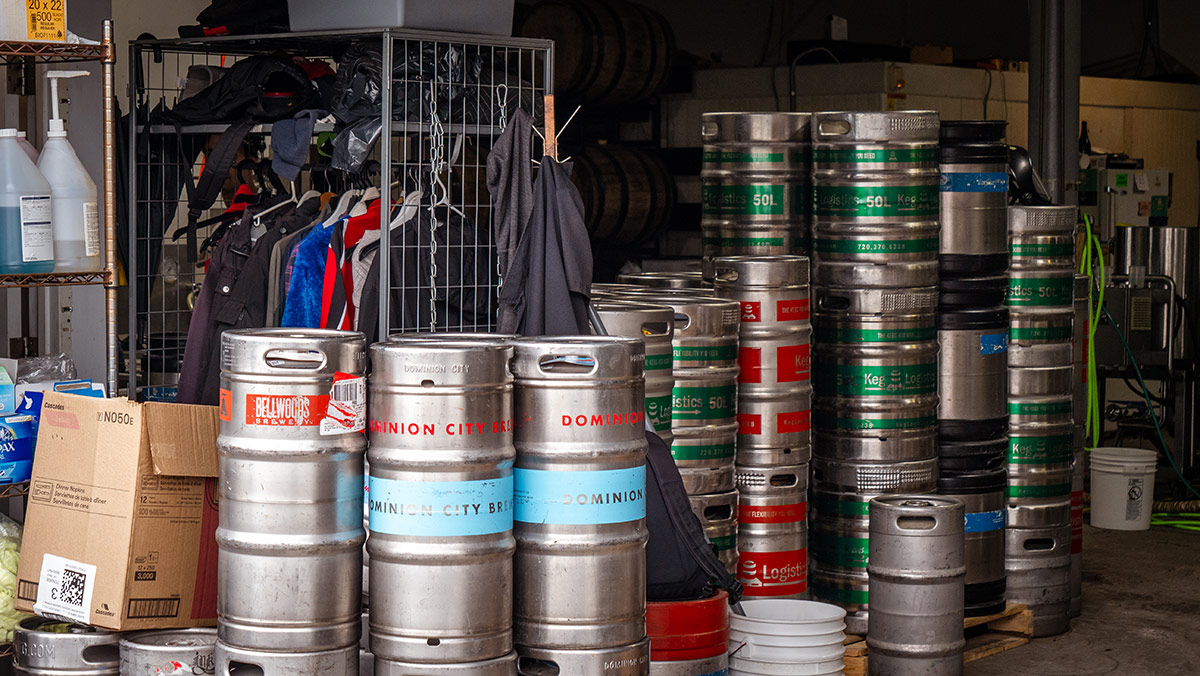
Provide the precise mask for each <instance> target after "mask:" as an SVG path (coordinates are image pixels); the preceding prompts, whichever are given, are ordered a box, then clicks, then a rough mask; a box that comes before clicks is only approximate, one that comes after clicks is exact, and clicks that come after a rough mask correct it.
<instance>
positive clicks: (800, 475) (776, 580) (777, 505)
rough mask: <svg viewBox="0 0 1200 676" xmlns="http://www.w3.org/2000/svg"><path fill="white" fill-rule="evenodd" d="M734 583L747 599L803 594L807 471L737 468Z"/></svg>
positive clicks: (805, 467)
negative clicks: (741, 586)
mask: <svg viewBox="0 0 1200 676" xmlns="http://www.w3.org/2000/svg"><path fill="white" fill-rule="evenodd" d="M737 486H738V561H739V562H738V573H737V574H738V580H739V581H740V582H741V583H742V584H743V585H745V595H746V596H748V597H753V598H801V597H802V596H803V595H804V593H805V592H806V591H807V590H808V514H807V507H808V504H807V501H808V465H787V466H779V467H747V466H743V465H738V467H737Z"/></svg>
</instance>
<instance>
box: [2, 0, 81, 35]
mask: <svg viewBox="0 0 1200 676" xmlns="http://www.w3.org/2000/svg"><path fill="white" fill-rule="evenodd" d="M0 39H3V40H17V41H20V42H66V41H67V0H0Z"/></svg>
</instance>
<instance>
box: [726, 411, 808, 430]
mask: <svg viewBox="0 0 1200 676" xmlns="http://www.w3.org/2000/svg"><path fill="white" fill-rule="evenodd" d="M737 422H738V434H742V435H747V434H769V433H770V431H769V430H770V427H769V426H770V425H771V424H772V423H773V424H774V425H775V434H796V433H797V432H805V431H808V429H809V428H811V427H812V411H810V410H808V409H805V410H803V411H785V412H783V413H780V414H779V415H777V416H775V420H774V421H772V420H770V419H769V418H768V419H767V420H766V421H764V420H763V416H762V415H761V414H758V413H739V414H738V416H737ZM764 425H767V427H765V428H764Z"/></svg>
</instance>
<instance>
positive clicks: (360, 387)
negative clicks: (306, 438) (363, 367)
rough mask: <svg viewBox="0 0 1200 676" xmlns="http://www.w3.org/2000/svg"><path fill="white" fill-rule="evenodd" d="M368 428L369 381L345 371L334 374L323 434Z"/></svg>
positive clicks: (323, 424)
mask: <svg viewBox="0 0 1200 676" xmlns="http://www.w3.org/2000/svg"><path fill="white" fill-rule="evenodd" d="M365 429H367V382H366V380H365V379H363V378H362V377H354V376H350V375H348V374H345V373H338V374H337V375H336V376H334V383H333V389H332V390H330V391H329V405H328V406H327V407H326V409H325V417H324V418H322V419H321V434H324V435H330V434H346V433H348V432H362V431H363V430H365Z"/></svg>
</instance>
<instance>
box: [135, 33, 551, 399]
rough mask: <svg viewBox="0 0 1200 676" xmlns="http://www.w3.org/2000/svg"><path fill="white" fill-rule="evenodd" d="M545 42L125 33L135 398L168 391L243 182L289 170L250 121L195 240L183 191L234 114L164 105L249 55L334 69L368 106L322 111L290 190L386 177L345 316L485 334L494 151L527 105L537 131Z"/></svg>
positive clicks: (381, 327)
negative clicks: (218, 118) (173, 113)
mask: <svg viewBox="0 0 1200 676" xmlns="http://www.w3.org/2000/svg"><path fill="white" fill-rule="evenodd" d="M551 50H552V43H550V42H548V41H544V40H530V39H518V38H502V37H495V36H468V35H458V34H447V33H431V32H423V31H407V30H378V31H371V32H365V33H364V32H328V33H292V34H284V35H272V36H236V37H222V38H203V39H179V40H144V41H136V42H133V43H131V46H130V63H131V64H133V67H132V68H131V75H130V77H131V83H130V93H131V101H130V109H131V110H132V114H131V115H130V116H129V119H128V121H127V124H126V125H125V127H124V129H123V130H122V131H124V132H126V133H127V139H125V142H124V144H125V147H124V150H125V151H126V160H125V161H126V162H127V163H128V176H129V177H131V179H130V180H128V185H127V186H125V188H126V192H127V195H128V196H127V199H126V204H127V205H128V206H127V208H126V209H125V210H124V211H125V213H124V214H122V216H123V219H122V220H123V221H124V226H123V228H122V232H121V233H120V235H121V239H122V240H124V241H123V242H122V243H121V246H120V247H119V248H120V249H121V251H122V253H123V254H124V255H123V258H124V264H125V270H126V273H127V276H128V279H129V282H130V301H129V316H128V332H129V335H128V338H127V340H126V342H125V343H124V344H125V346H126V349H125V354H126V355H129V356H130V358H127V359H125V360H124V362H123V367H124V372H123V377H124V379H125V381H126V382H127V383H128V385H129V389H128V392H129V393H130V396H131V397H136V398H138V399H151V400H154V399H157V400H173V399H174V391H175V390H174V388H175V385H176V383H177V381H178V379H179V372H180V367H181V364H182V361H183V354H184V351H185V349H186V345H187V334H188V330H189V325H190V323H191V320H192V316H193V311H194V310H196V307H195V306H196V302H197V298H198V296H199V292H200V290H201V287H202V285H203V283H204V280H205V263H206V260H207V257H208V255H210V254H211V252H212V250H213V248H214V247H213V244H214V242H213V239H214V235H219V234H220V233H221V232H222V228H221V224H222V223H224V222H226V221H227V220H228V219H225V218H223V215H225V214H227V213H228V212H229V211H230V207H231V206H234V205H235V203H236V202H237V199H238V198H237V195H238V194H239V191H241V192H245V189H241V186H243V185H248V186H251V187H253V186H255V185H256V184H260V185H261V184H265V183H266V182H268V181H273V182H274V183H275V184H276V187H277V188H278V187H279V183H280V181H278V180H277V179H276V177H274V175H273V174H272V173H271V172H270V171H269V169H268V167H269V165H270V160H271V158H272V157H273V154H274V151H273V148H272V142H271V141H272V139H271V134H272V129H273V125H272V124H270V123H262V124H255V125H254V126H253V127H251V128H250V131H249V133H248V134H247V136H246V140H245V142H244V143H243V145H242V146H241V148H240V149H239V151H238V156H237V158H235V162H234V164H233V168H232V169H231V170H230V172H229V175H228V176H226V177H224V185H222V188H221V191H220V197H218V199H217V200H216V202H215V203H214V204H213V206H212V208H210V209H208V210H207V211H206V212H205V213H203V214H202V215H201V217H200V218H199V221H198V222H199V224H200V227H198V228H196V229H195V240H194V242H195V245H194V247H190V246H189V243H188V238H187V236H186V230H187V229H188V228H187V224H188V218H187V211H188V209H187V202H188V196H189V194H190V192H189V191H191V190H193V189H194V188H193V186H194V184H195V181H196V180H197V179H198V178H199V177H200V175H201V172H202V170H203V167H204V162H205V161H206V158H207V157H208V154H209V153H210V152H211V151H212V149H213V148H214V146H215V145H216V144H217V142H218V139H219V137H220V135H221V134H222V133H223V132H225V131H226V129H228V127H229V126H230V125H229V124H228V123H220V124H177V123H172V122H171V121H169V119H165V116H164V113H165V112H166V111H169V110H172V109H174V107H175V106H176V105H177V104H178V102H179V101H180V100H182V99H184V98H186V97H188V96H192V95H195V94H196V93H197V92H198V91H200V90H201V89H203V87H204V85H206V84H208V83H211V82H212V81H214V80H216V79H217V78H219V77H220V76H221V74H222V73H223V72H225V71H222V70H220V69H223V68H225V69H227V68H229V67H231V66H232V65H233V64H234V63H236V62H238V61H239V60H242V59H245V58H247V57H251V56H255V55H263V54H281V53H283V54H288V55H290V56H292V57H304V58H305V59H307V60H309V63H310V64H311V63H313V62H323V63H324V64H326V65H328V66H331V67H334V68H336V69H337V71H338V75H337V76H336V78H335V79H333V80H332V86H334V87H337V88H341V89H342V90H343V91H344V92H346V93H347V95H344V96H342V97H341V100H343V101H344V100H348V99H349V100H356V101H358V105H359V106H360V110H359V111H358V112H359V113H361V116H360V119H359V120H356V121H354V122H352V123H347V122H346V121H345V120H342V119H340V118H339V119H336V120H334V119H333V118H332V117H330V118H325V119H322V120H319V121H318V122H317V123H316V125H315V127H314V131H313V139H312V144H311V149H310V153H309V155H308V158H307V160H306V161H305V164H304V166H303V167H302V168H301V172H300V174H299V177H298V178H297V180H296V181H295V182H293V184H292V185H291V186H283V191H285V192H290V193H291V194H292V195H296V194H299V193H298V192H297V191H308V190H314V189H315V190H317V191H319V192H324V193H334V194H336V193H340V192H343V191H345V190H349V189H351V188H365V187H367V186H375V187H377V188H379V189H381V192H382V196H381V199H380V200H379V203H380V209H379V213H380V227H379V230H378V233H377V234H378V243H373V242H372V243H371V244H369V245H367V246H369V247H370V248H374V249H375V252H374V254H373V258H372V261H373V262H372V263H371V265H370V268H369V272H368V274H369V275H370V277H371V278H372V280H373V281H372V283H371V284H365V283H363V284H359V285H357V287H356V288H353V289H351V288H349V287H348V288H346V293H347V294H351V296H352V302H351V303H349V304H348V305H349V306H350V310H349V312H350V313H351V316H349V317H346V318H345V320H344V321H343V322H342V323H341V325H340V326H341V327H342V328H347V327H354V328H361V329H364V330H366V331H368V332H369V335H368V338H369V339H371V340H376V339H383V338H384V337H386V336H387V335H389V334H390V333H394V332H406V331H409V332H411V331H488V330H491V329H493V328H494V326H495V321H496V313H497V309H498V305H497V289H498V287H499V283H500V276H501V271H500V269H499V260H498V257H497V255H496V247H495V244H494V240H493V220H494V219H493V203H492V199H491V196H490V194H489V191H488V186H487V161H488V156H489V152H490V151H491V149H492V147H493V146H494V145H495V143H496V141H497V139H498V138H499V137H500V135H501V134H502V133H503V132H504V130H505V129H506V126H507V124H508V120H509V118H510V117H512V116H513V115H514V114H515V111H516V110H517V109H518V108H520V109H521V110H523V111H525V113H527V114H528V115H529V116H530V118H531V120H532V123H533V125H534V127H535V130H536V128H537V127H539V126H541V125H542V120H543V117H544V105H545V104H544V101H545V97H546V96H547V95H549V94H551V93H552V87H553V84H552V82H553V74H552V72H551V64H553V57H552V51H551ZM306 67H308V66H306ZM356 74H357V75H358V77H356V76H355V75H356ZM382 74H390V77H384V76H382ZM356 87H357V88H364V87H365V88H366V89H371V88H372V87H377V88H378V89H379V91H378V92H372V91H365V92H364V91H360V90H359V89H355V88H356ZM360 94H361V95H362V96H361V97H359V98H357V99H356V98H355V97H356V96H359V95H360ZM371 94H377V95H376V96H374V98H373V99H372V97H371ZM334 95H335V96H336V95H337V92H335V93H334ZM364 101H374V103H373V105H374V106H375V107H374V109H373V110H370V111H365V110H361V108H362V106H363V105H367V104H364V103H363V102H364ZM381 120H388V121H389V122H388V124H386V125H384V124H382V123H381ZM539 139H540V132H538V133H537V134H534V135H533V136H532V141H533V143H535V144H536V143H538V142H539ZM533 156H534V157H538V156H540V154H539V151H534V152H533ZM256 158H257V159H256ZM190 248H194V250H195V252H196V255H195V256H194V258H195V260H191V258H192V256H190V255H189V249H190ZM361 250H362V251H364V252H365V251H367V250H368V249H367V248H365V247H364V248H362V249H361ZM383 252H387V254H386V255H384V254H383ZM284 284H285V285H286V280H285V281H284ZM368 317H369V318H370V319H369V320H368ZM360 318H361V319H362V320H363V321H362V324H363V325H362V326H360V324H359V319H360ZM268 324H270V322H268ZM272 325H273V324H272Z"/></svg>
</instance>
